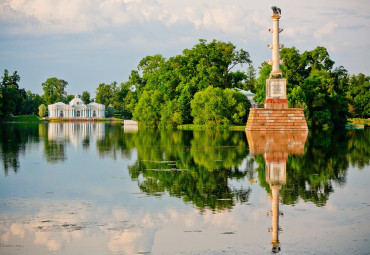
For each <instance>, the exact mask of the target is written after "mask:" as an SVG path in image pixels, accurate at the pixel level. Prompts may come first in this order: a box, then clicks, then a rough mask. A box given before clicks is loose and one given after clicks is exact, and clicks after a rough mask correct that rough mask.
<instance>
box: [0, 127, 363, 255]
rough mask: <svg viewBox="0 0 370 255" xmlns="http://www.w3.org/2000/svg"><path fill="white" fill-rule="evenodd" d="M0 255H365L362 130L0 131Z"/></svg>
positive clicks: (83, 129)
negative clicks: (268, 131) (272, 254)
mask: <svg viewBox="0 0 370 255" xmlns="http://www.w3.org/2000/svg"><path fill="white" fill-rule="evenodd" d="M0 161H1V162H0V168H1V169H0V254H2V255H5V254H270V253H271V252H273V253H277V252H279V253H280V254H369V253H370V195H369V194H370V165H369V164H370V129H364V130H335V131H334V132H323V131H320V132H318V131H310V132H309V133H308V134H307V133H304V132H300V133H289V132H287V133H283V132H275V133H259V132H248V133H246V132H244V131H224V130H206V131H204V130H203V131H179V130H157V129H139V130H135V129H127V128H126V129H125V128H124V127H122V126H121V124H107V123H92V122H91V123H84V122H71V123H48V124H36V123H18V124H15V123H14V124H1V125H0Z"/></svg>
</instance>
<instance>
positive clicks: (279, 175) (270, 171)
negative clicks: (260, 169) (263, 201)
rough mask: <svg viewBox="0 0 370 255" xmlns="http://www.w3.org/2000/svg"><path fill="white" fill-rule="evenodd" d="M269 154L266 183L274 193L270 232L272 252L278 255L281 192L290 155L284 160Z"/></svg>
mask: <svg viewBox="0 0 370 255" xmlns="http://www.w3.org/2000/svg"><path fill="white" fill-rule="evenodd" d="M270 153H271V152H270ZM268 154H269V153H266V154H265V161H266V181H267V182H268V183H269V185H270V188H271V193H272V194H271V195H272V202H271V211H270V213H269V215H270V216H272V225H271V228H269V231H270V232H271V233H272V241H271V244H272V252H273V253H277V252H279V251H280V242H279V232H280V231H281V229H280V227H279V216H280V215H282V213H281V212H280V211H279V199H280V197H279V192H280V189H281V187H282V185H284V184H285V183H286V162H287V159H288V154H286V157H282V158H276V157H275V156H274V155H273V157H271V155H268ZM271 160H272V161H271Z"/></svg>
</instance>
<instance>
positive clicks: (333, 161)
mask: <svg viewBox="0 0 370 255" xmlns="http://www.w3.org/2000/svg"><path fill="white" fill-rule="evenodd" d="M369 148H370V130H369V129H366V130H356V131H345V130H335V131H334V132H332V133H326V132H315V131H312V132H310V133H309V136H308V139H307V142H306V147H305V152H304V154H303V155H301V156H289V158H288V161H287V165H286V176H287V182H286V184H285V185H284V186H283V188H282V189H281V191H280V194H281V195H282V197H283V201H282V202H283V203H284V204H295V203H296V202H297V201H298V199H299V198H301V199H303V200H304V201H311V202H313V203H314V204H316V205H317V206H323V205H325V204H326V201H327V200H328V198H329V195H330V194H331V193H332V192H334V187H335V186H342V185H344V184H345V183H346V175H347V170H348V168H349V164H350V163H351V164H354V165H356V164H357V165H358V166H359V167H364V166H365V165H369V162H370V149H369ZM255 160H256V162H258V163H259V167H258V170H257V171H258V176H259V180H260V184H261V186H262V187H264V188H265V189H266V190H267V191H268V192H271V190H270V188H269V185H268V184H267V183H266V181H265V180H264V178H265V162H264V159H263V156H261V155H259V156H256V158H255Z"/></svg>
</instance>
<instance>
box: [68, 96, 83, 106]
mask: <svg viewBox="0 0 370 255" xmlns="http://www.w3.org/2000/svg"><path fill="white" fill-rule="evenodd" d="M83 104H84V103H83V102H82V100H81V99H80V98H78V97H77V94H76V95H75V98H73V99H72V100H71V101H70V102H69V105H70V106H81V105H83Z"/></svg>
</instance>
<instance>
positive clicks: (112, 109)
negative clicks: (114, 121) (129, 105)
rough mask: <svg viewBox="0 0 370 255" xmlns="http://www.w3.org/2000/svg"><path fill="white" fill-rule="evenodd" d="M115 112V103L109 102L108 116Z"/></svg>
mask: <svg viewBox="0 0 370 255" xmlns="http://www.w3.org/2000/svg"><path fill="white" fill-rule="evenodd" d="M114 113H115V110H114V107H113V105H112V104H109V105H108V108H107V117H113V116H114Z"/></svg>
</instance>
